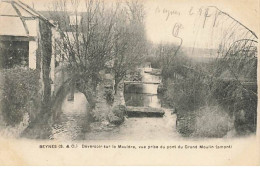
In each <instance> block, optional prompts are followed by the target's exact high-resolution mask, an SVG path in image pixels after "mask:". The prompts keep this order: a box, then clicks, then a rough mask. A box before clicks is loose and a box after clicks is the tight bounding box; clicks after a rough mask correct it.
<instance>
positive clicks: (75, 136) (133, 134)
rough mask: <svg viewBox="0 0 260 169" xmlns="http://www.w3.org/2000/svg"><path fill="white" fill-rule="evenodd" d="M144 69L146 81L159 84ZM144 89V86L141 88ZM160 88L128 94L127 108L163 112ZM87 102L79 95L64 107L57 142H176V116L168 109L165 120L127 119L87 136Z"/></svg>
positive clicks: (56, 129) (55, 131)
mask: <svg viewBox="0 0 260 169" xmlns="http://www.w3.org/2000/svg"><path fill="white" fill-rule="evenodd" d="M148 69H149V68H146V69H142V80H143V81H145V82H155V81H156V82H158V81H160V77H159V76H155V75H151V74H149V73H145V72H144V71H145V70H148ZM140 85H141V84H140ZM157 87H158V85H157V84H143V85H141V86H136V87H132V88H130V89H131V90H130V91H125V93H124V97H125V102H126V105H127V106H136V107H155V108H161V101H160V99H159V98H158V95H157ZM86 103H87V101H86V99H85V97H84V96H83V95H82V94H80V93H76V94H75V100H74V102H69V101H67V100H65V101H64V103H63V106H62V108H63V111H64V113H63V115H62V117H61V118H60V121H59V123H57V124H55V125H54V126H53V136H52V138H53V139H61V140H151V139H152V140H165V139H176V138H178V137H180V136H179V134H178V133H177V131H176V126H175V125H176V115H175V114H171V110H169V109H164V111H165V115H164V116H163V117H161V118H156V117H143V118H140V117H139V118H126V119H125V121H124V122H123V124H121V125H120V126H108V127H106V128H104V129H103V130H99V131H90V132H88V133H85V134H83V133H82V132H81V125H82V123H83V120H82V119H84V114H85V113H84V111H85V107H86Z"/></svg>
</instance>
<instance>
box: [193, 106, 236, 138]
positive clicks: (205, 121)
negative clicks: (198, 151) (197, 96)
mask: <svg viewBox="0 0 260 169" xmlns="http://www.w3.org/2000/svg"><path fill="white" fill-rule="evenodd" d="M195 114H196V120H195V123H194V132H193V134H192V136H194V137H214V138H216V137H217V138H220V137H223V136H225V135H226V134H227V132H228V131H229V130H230V128H231V127H232V126H233V121H232V120H231V119H230V118H229V116H228V113H226V112H225V111H224V110H223V109H221V108H220V107H219V106H207V107H203V108H201V109H199V110H197V111H196V112H195Z"/></svg>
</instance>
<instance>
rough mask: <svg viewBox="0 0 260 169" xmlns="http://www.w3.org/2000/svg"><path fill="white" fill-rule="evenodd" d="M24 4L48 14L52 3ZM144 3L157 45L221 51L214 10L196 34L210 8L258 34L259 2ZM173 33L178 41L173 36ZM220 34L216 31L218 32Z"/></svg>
mask: <svg viewBox="0 0 260 169" xmlns="http://www.w3.org/2000/svg"><path fill="white" fill-rule="evenodd" d="M24 2H26V3H27V4H28V5H30V6H34V8H35V9H36V10H47V9H48V6H49V5H48V3H49V2H51V1H50V0H24ZM105 2H111V0H109V1H108V0H105ZM142 2H143V3H144V9H145V13H146V19H145V25H146V34H147V38H148V39H149V40H150V41H151V42H153V43H157V44H158V43H174V44H180V38H181V39H182V40H183V46H186V47H194V45H196V47H198V48H217V47H218V46H216V45H215V44H218V43H219V41H220V40H221V39H218V38H216V37H219V38H221V36H219V34H218V33H215V34H212V32H211V31H210V29H211V28H212V24H213V21H214V17H215V16H216V15H215V11H216V10H214V9H212V8H210V10H209V11H208V16H210V17H208V18H206V19H207V20H206V26H205V28H203V30H202V32H199V33H198V30H196V29H197V27H198V26H200V27H201V24H202V23H203V19H201V17H200V19H198V17H199V16H201V15H202V16H204V15H205V13H206V10H207V7H208V6H216V7H218V8H219V9H220V10H222V11H224V12H226V13H228V14H229V15H231V16H232V17H234V18H235V19H237V20H238V21H240V22H241V23H243V24H244V25H245V26H246V27H248V28H249V29H251V30H252V31H254V32H256V31H257V30H258V26H259V25H258V22H256V19H257V18H258V19H259V17H258V8H259V2H258V1H257V0H228V1H226V0H142ZM202 18H203V17H202ZM225 24H226V25H224V27H226V28H229V27H228V26H229V24H230V23H228V22H225ZM209 25H211V27H210V26H209ZM207 26H208V28H207ZM222 27H223V25H222ZM214 29H216V28H214ZM173 30H175V36H176V35H177V36H178V38H176V37H175V36H173ZM176 31H177V32H178V33H177V34H176ZM218 31H219V30H217V29H216V30H215V32H218ZM256 33H257V32H256ZM195 41H196V44H195V43H194V42H195ZM213 43H215V44H213Z"/></svg>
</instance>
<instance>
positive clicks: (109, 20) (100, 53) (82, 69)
mask: <svg viewBox="0 0 260 169" xmlns="http://www.w3.org/2000/svg"><path fill="white" fill-rule="evenodd" d="M117 8H118V6H117V5H111V7H110V8H106V7H105V4H104V1H100V0H97V1H96V0H87V1H84V2H82V1H78V0H72V1H66V0H60V1H56V2H55V3H53V5H52V15H55V16H54V17H56V18H55V20H56V21H58V29H59V32H60V37H59V38H57V39H56V47H57V49H58V50H59V51H60V52H61V53H62V54H63V55H64V57H63V62H64V63H65V64H63V69H65V68H66V72H67V74H68V77H66V80H65V82H64V84H63V85H65V84H66V83H69V84H70V85H73V84H76V87H77V89H78V90H79V91H80V92H82V93H83V94H84V95H85V96H86V98H87V100H88V102H89V103H90V106H91V109H93V108H95V104H96V98H95V96H96V87H97V85H98V83H99V82H100V80H101V78H100V74H99V73H100V71H101V70H102V69H104V67H105V64H106V62H107V61H109V60H110V59H111V51H112V47H113V38H114V36H113V29H114V26H115V18H116V17H115V16H116V14H117ZM83 11H84V12H83ZM65 65H66V66H65Z"/></svg>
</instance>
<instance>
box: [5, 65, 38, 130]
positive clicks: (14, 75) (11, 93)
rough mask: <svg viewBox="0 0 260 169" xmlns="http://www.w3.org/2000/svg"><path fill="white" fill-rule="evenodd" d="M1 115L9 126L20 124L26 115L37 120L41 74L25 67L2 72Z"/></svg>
mask: <svg viewBox="0 0 260 169" xmlns="http://www.w3.org/2000/svg"><path fill="white" fill-rule="evenodd" d="M1 76H2V79H3V81H2V82H1V83H2V84H1V89H0V90H1V93H2V96H1V113H2V116H3V119H4V121H5V122H6V124H7V125H11V126H14V125H16V124H18V123H20V122H21V121H22V119H23V116H24V114H25V113H28V114H29V116H30V119H33V118H35V116H36V113H37V112H38V110H37V109H38V107H40V106H39V104H40V96H39V93H38V92H39V89H40V84H39V73H38V72H37V71H36V70H31V69H28V68H24V67H15V68H12V69H5V70H1Z"/></svg>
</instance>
